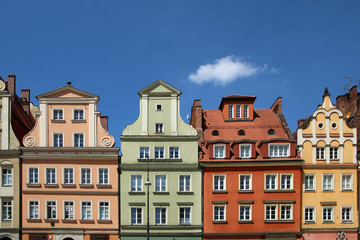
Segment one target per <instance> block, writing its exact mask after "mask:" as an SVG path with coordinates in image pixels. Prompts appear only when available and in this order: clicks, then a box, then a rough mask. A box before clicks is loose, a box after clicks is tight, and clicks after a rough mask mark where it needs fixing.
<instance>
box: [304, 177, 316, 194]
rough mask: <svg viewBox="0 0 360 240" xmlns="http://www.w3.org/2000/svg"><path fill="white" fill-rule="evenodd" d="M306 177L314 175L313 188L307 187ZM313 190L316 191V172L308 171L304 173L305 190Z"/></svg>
mask: <svg viewBox="0 0 360 240" xmlns="http://www.w3.org/2000/svg"><path fill="white" fill-rule="evenodd" d="M306 177H313V189H307V188H306V186H307V185H306ZM310 191H311V192H312V191H316V174H314V173H309V174H308V173H306V174H304V192H310Z"/></svg>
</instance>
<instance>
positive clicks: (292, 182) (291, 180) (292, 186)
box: [279, 173, 294, 190]
mask: <svg viewBox="0 0 360 240" xmlns="http://www.w3.org/2000/svg"><path fill="white" fill-rule="evenodd" d="M282 176H291V179H290V188H282ZM279 181H280V184H279V185H280V186H279V189H281V190H294V174H293V173H280V179H279Z"/></svg>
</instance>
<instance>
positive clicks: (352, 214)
mask: <svg viewBox="0 0 360 240" xmlns="http://www.w3.org/2000/svg"><path fill="white" fill-rule="evenodd" d="M344 208H350V219H349V220H344V219H343V215H342V212H343V209H344ZM340 221H341V223H353V222H354V208H353V206H341V207H340Z"/></svg>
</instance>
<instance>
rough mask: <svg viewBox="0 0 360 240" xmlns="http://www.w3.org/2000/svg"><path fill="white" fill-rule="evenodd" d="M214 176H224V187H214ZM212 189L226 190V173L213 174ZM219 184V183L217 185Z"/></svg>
mask: <svg viewBox="0 0 360 240" xmlns="http://www.w3.org/2000/svg"><path fill="white" fill-rule="evenodd" d="M215 177H224V188H223V189H215ZM212 182H213V187H212V190H213V191H226V174H213V180H212ZM219 186H220V185H219Z"/></svg>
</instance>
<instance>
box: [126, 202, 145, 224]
mask: <svg viewBox="0 0 360 240" xmlns="http://www.w3.org/2000/svg"><path fill="white" fill-rule="evenodd" d="M129 208H130V211H129V212H130V214H129V217H130V219H129V223H130V225H132V226H139V225H143V224H144V208H143V207H142V206H130V207H129ZM133 208H134V209H141V223H132V212H131V210H132V209H133ZM136 219H137V218H136Z"/></svg>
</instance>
